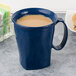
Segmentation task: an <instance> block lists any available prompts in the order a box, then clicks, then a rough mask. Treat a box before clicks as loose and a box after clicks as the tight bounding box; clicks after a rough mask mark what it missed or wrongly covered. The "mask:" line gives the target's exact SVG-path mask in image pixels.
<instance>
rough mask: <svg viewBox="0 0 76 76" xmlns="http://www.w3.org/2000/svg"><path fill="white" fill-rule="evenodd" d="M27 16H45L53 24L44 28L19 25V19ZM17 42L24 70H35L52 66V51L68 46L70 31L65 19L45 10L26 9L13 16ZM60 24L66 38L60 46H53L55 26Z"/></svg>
mask: <svg viewBox="0 0 76 76" xmlns="http://www.w3.org/2000/svg"><path fill="white" fill-rule="evenodd" d="M25 15H44V16H46V17H48V18H50V19H51V20H52V21H53V23H52V24H49V25H46V26H42V27H28V26H22V25H20V24H17V23H16V21H17V19H19V18H21V17H23V16H25ZM12 21H13V23H14V29H15V34H16V40H17V44H18V48H19V56H20V63H21V65H22V66H23V68H24V69H27V70H35V69H41V68H45V67H48V66H50V64H51V49H52V48H54V49H56V50H61V49H62V48H63V47H64V45H65V44H66V41H67V37H68V30H67V26H66V24H65V22H64V21H63V19H61V18H58V17H57V16H56V14H55V13H54V12H52V11H50V10H48V9H44V8H26V9H22V10H19V11H17V12H16V13H14V14H13V15H12ZM59 22H62V23H63V24H64V36H63V40H62V42H61V43H60V45H57V46H54V45H53V36H54V31H55V25H56V24H57V23H59Z"/></svg>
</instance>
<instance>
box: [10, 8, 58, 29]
mask: <svg viewBox="0 0 76 76" xmlns="http://www.w3.org/2000/svg"><path fill="white" fill-rule="evenodd" d="M28 9H38V10H39V9H41V10H46V11H49V12H52V13H53V14H54V15H55V16H56V18H57V19H58V17H57V15H56V14H55V13H54V12H53V11H51V10H49V9H45V8H24V9H21V10H18V11H16V12H15V13H14V14H13V15H12V18H11V20H12V22H13V23H14V24H15V25H18V26H20V27H23V28H30V29H32V28H46V27H49V26H50V25H53V24H54V23H56V22H57V19H56V20H55V21H53V22H52V23H51V24H48V25H44V26H40V27H29V26H23V25H20V24H18V23H17V22H16V21H15V20H14V19H13V18H14V17H15V15H16V14H17V13H18V12H20V11H23V10H28ZM50 19H51V18H50Z"/></svg>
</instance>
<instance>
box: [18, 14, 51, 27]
mask: <svg viewBox="0 0 76 76" xmlns="http://www.w3.org/2000/svg"><path fill="white" fill-rule="evenodd" d="M17 23H18V24H20V25H23V26H29V27H41V26H46V25H49V24H52V20H51V19H50V18H48V17H45V16H43V15H26V16H23V17H21V18H19V19H18V20H17Z"/></svg>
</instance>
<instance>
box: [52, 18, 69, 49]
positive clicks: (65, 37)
mask: <svg viewBox="0 0 76 76" xmlns="http://www.w3.org/2000/svg"><path fill="white" fill-rule="evenodd" d="M59 22H62V23H63V24H64V36H63V39H62V42H61V43H60V44H59V45H57V46H54V45H53V48H54V49H55V50H61V49H62V48H63V47H64V46H65V44H66V41H67V38H68V29H67V26H66V24H65V22H64V20H63V19H62V18H58V19H57V21H56V24H57V23H59ZM56 24H55V25H56Z"/></svg>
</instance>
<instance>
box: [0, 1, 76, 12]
mask: <svg viewBox="0 0 76 76" xmlns="http://www.w3.org/2000/svg"><path fill="white" fill-rule="evenodd" d="M0 3H5V4H8V5H10V6H11V8H12V12H14V11H16V10H19V9H22V8H27V7H43V8H48V9H50V10H52V11H66V10H73V9H76V1H75V0H0Z"/></svg>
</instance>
